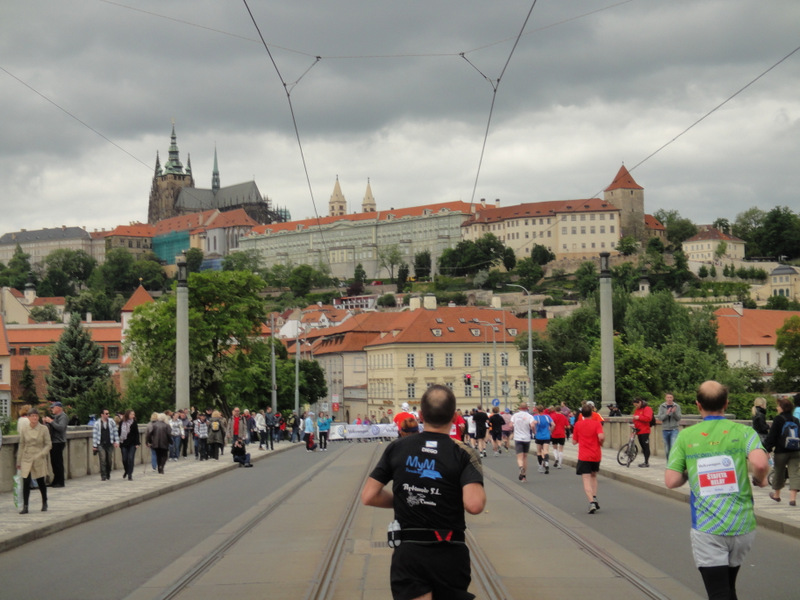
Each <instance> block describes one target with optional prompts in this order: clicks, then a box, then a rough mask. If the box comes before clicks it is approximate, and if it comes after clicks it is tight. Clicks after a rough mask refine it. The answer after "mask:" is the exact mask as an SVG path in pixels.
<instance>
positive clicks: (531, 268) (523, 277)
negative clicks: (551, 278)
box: [516, 258, 544, 290]
mask: <svg viewBox="0 0 800 600" xmlns="http://www.w3.org/2000/svg"><path fill="white" fill-rule="evenodd" d="M516 272H517V275H518V276H519V284H520V285H521V286H522V287H524V288H526V289H527V290H533V288H535V287H536V286H537V285H538V284H539V281H540V280H541V279H542V276H543V275H544V272H543V271H542V267H541V266H540V265H539V264H537V263H536V262H535V261H534V260H533V259H532V258H523V259H522V260H520V261H519V262H517V267H516Z"/></svg>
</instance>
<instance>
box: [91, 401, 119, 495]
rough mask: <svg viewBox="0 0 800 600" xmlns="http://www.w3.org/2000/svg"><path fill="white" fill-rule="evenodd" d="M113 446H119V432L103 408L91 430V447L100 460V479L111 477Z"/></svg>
mask: <svg viewBox="0 0 800 600" xmlns="http://www.w3.org/2000/svg"><path fill="white" fill-rule="evenodd" d="M114 448H119V433H118V432H117V426H116V424H115V423H114V422H113V421H112V420H111V419H109V418H108V409H107V408H104V409H103V410H102V411H101V412H100V418H99V419H98V420H97V421H95V423H94V429H93V431H92V449H93V450H94V452H95V454H97V457H98V459H99V460H100V480H101V481H108V480H109V479H111V469H112V468H113V461H114Z"/></svg>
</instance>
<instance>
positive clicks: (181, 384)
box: [175, 252, 191, 410]
mask: <svg viewBox="0 0 800 600" xmlns="http://www.w3.org/2000/svg"><path fill="white" fill-rule="evenodd" d="M175 265H176V266H177V267H178V289H177V291H176V300H177V306H176V310H175V320H176V323H175V332H176V336H175V410H180V409H182V408H188V407H189V406H191V402H190V401H189V272H188V268H187V266H186V253H185V252H183V253H181V254H180V255H179V256H176V257H175Z"/></svg>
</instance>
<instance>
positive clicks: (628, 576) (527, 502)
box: [484, 470, 670, 600]
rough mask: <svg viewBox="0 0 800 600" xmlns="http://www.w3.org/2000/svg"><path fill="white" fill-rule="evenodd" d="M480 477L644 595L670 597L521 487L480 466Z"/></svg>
mask: <svg viewBox="0 0 800 600" xmlns="http://www.w3.org/2000/svg"><path fill="white" fill-rule="evenodd" d="M484 478H485V479H487V480H489V481H491V482H492V483H493V484H494V485H496V486H497V487H498V488H500V489H501V490H502V491H503V492H505V493H506V494H508V496H510V497H511V498H513V499H514V500H516V501H517V502H519V503H520V504H522V505H523V506H524V507H525V508H526V509H528V510H530V511H531V512H533V513H534V514H535V515H536V516H537V517H540V518H541V519H543V520H544V521H546V522H547V523H549V524H550V525H551V526H552V527H554V528H555V529H557V530H558V531H559V532H560V533H562V534H564V535H565V536H567V537H568V538H569V539H571V540H572V541H573V542H574V543H575V544H577V545H578V547H579V548H580V549H581V550H582V551H583V552H585V553H586V554H588V555H590V556H591V557H593V558H594V559H595V560H597V561H598V562H600V563H601V564H603V565H605V566H606V567H608V568H609V569H610V570H611V571H612V572H614V573H615V574H616V575H617V576H619V577H620V578H622V579H624V580H625V581H626V582H627V583H629V584H630V585H631V586H633V587H634V588H636V589H637V590H639V592H641V593H642V594H643V595H644V596H645V597H646V598H651V599H653V600H670V596H668V595H666V594H664V593H663V592H662V591H661V590H659V589H658V588H656V587H655V586H653V585H651V584H649V583H648V582H647V578H646V577H644V576H643V575H642V574H641V573H638V572H636V571H634V570H633V569H631V568H630V567H629V566H627V565H626V564H625V563H624V562H623V561H621V560H619V559H617V558H615V557H614V556H611V555H610V554H609V553H608V552H605V551H604V550H603V549H602V548H600V547H599V546H597V545H596V544H595V543H593V542H592V541H591V540H589V539H588V538H586V537H585V536H583V535H581V534H580V533H578V532H576V531H575V529H574V528H572V527H571V526H569V525H567V524H566V523H564V522H562V521H561V520H559V519H557V518H556V517H554V516H553V515H551V514H550V513H548V512H547V511H546V510H544V509H542V508H541V507H540V506H537V505H536V504H535V503H534V502H532V501H531V499H530V497H529V495H528V493H527V492H524V493H523V489H524V488H519V486H517V485H515V484H514V483H512V482H511V481H510V480H508V479H507V478H505V477H502V476H498V475H495V474H492V473H488V472H487V471H486V470H484Z"/></svg>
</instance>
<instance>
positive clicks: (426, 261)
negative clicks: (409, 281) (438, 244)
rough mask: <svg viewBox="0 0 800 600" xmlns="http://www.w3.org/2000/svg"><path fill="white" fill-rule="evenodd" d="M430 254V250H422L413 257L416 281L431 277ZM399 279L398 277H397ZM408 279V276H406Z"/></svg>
mask: <svg viewBox="0 0 800 600" xmlns="http://www.w3.org/2000/svg"><path fill="white" fill-rule="evenodd" d="M431 267H432V262H431V253H430V250H423V251H422V252H417V253H416V254H415V255H414V277H416V278H417V279H420V278H423V277H430V276H431ZM398 277H399V275H398ZM406 278H408V276H406Z"/></svg>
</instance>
